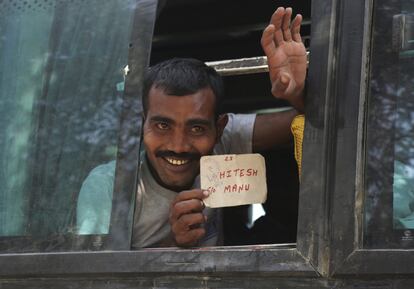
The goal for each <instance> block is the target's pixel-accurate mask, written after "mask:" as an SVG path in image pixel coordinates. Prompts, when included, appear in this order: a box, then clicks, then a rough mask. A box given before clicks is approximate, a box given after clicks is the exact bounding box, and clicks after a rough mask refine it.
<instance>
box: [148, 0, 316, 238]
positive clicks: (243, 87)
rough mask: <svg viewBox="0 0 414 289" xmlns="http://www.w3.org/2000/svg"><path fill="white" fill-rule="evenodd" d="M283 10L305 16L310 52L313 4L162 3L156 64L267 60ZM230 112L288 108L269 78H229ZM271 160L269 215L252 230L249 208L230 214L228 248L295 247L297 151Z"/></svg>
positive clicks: (277, 153) (278, 152) (267, 0)
mask: <svg viewBox="0 0 414 289" xmlns="http://www.w3.org/2000/svg"><path fill="white" fill-rule="evenodd" d="M278 6H284V7H292V8H293V11H294V14H296V13H300V14H302V16H303V19H304V21H303V25H302V29H301V34H302V39H303V41H304V43H305V46H306V47H307V48H309V40H310V22H311V21H310V15H311V1H310V0H306V1H286V0H281V1H274V0H261V1H248V0H226V1H220V0H174V1H168V0H162V1H160V2H159V9H158V17H157V21H156V24H155V32H154V37H153V42H152V53H151V59H150V63H151V64H154V63H157V62H159V61H162V60H165V59H168V58H172V57H193V58H198V59H200V60H203V61H219V60H226V59H239V58H249V57H256V56H263V51H262V49H261V46H260V37H261V34H262V31H263V29H264V28H265V27H266V26H267V24H268V22H269V19H270V17H271V15H272V13H273V12H274V11H275V9H276V8H277V7H278ZM224 82H225V89H226V99H225V102H224V110H225V112H234V113H249V112H257V113H260V112H262V111H263V110H268V109H275V108H276V109H277V108H283V107H286V106H287V103H285V102H283V101H280V100H276V99H274V98H273V97H272V95H271V93H270V82H269V79H268V74H267V73H256V74H246V75H237V76H225V77H224ZM262 154H263V155H264V156H265V158H266V169H267V179H268V184H267V185H268V198H267V201H266V203H265V204H263V207H264V210H265V212H266V214H265V216H262V217H260V218H259V219H258V220H256V222H255V223H254V225H253V226H252V227H250V226H249V227H248V226H247V223H248V222H249V218H250V217H249V208H248V207H246V206H240V207H232V208H226V209H225V210H224V232H225V245H251V244H274V243H294V242H295V241H296V228H297V213H298V211H297V209H298V205H297V204H298V196H299V178H298V173H297V165H296V162H295V160H294V157H293V146H289V147H286V148H278V149H275V150H272V151H266V152H262Z"/></svg>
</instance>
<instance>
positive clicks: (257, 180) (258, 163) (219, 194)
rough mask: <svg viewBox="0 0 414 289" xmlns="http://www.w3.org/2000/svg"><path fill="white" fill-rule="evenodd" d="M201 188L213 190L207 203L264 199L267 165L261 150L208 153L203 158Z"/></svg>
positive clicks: (232, 203) (230, 203)
mask: <svg viewBox="0 0 414 289" xmlns="http://www.w3.org/2000/svg"><path fill="white" fill-rule="evenodd" d="M200 178H201V188H202V189H204V190H207V191H209V192H210V195H209V196H208V197H207V198H206V199H205V200H204V203H205V205H206V206H207V207H210V208H219V207H231V206H239V205H247V204H257V203H264V202H265V201H266V196H267V186H266V166H265V161H264V158H263V157H262V156H261V155H260V154H244V155H217V156H204V157H202V158H201V160H200Z"/></svg>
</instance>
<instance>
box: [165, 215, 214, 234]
mask: <svg viewBox="0 0 414 289" xmlns="http://www.w3.org/2000/svg"><path fill="white" fill-rule="evenodd" d="M205 222H206V217H205V216H204V215H203V214H202V213H193V214H186V215H183V216H181V217H180V218H179V219H178V220H177V221H176V222H174V223H173V224H172V226H171V229H172V231H173V232H174V233H175V234H176V235H177V234H183V233H184V232H188V231H190V230H193V229H192V226H194V225H199V224H203V223H205Z"/></svg>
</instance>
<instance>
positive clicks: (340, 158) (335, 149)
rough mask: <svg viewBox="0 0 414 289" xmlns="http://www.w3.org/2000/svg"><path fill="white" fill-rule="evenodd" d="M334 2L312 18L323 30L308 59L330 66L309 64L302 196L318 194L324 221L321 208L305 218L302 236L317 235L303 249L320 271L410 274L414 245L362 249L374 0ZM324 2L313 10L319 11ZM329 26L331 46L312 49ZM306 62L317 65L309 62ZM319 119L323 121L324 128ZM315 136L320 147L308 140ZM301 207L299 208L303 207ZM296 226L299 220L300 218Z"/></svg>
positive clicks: (331, 273) (413, 269)
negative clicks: (305, 231) (314, 241)
mask: <svg viewBox="0 0 414 289" xmlns="http://www.w3.org/2000/svg"><path fill="white" fill-rule="evenodd" d="M333 2H334V3H333V7H332V8H333V10H332V11H333V16H332V18H331V24H330V25H328V24H326V23H327V22H328V21H326V22H325V25H321V26H320V27H319V26H316V29H320V32H321V34H320V35H319V34H318V31H316V32H315V33H314V34H313V38H312V43H313V44H314V46H313V47H314V49H313V50H312V53H311V63H312V62H313V63H315V62H316V63H321V66H325V65H326V67H328V69H327V71H326V73H325V71H323V72H324V73H322V74H319V75H318V74H316V73H312V72H310V77H309V95H310V96H312V99H310V100H309V102H310V105H308V106H307V109H309V111H310V113H309V115H308V114H307V123H306V130H305V144H304V164H303V170H304V174H303V183H302V186H303V188H302V190H301V198H302V201H303V199H304V198H308V200H309V202H315V201H316V202H318V206H319V209H320V211H321V213H320V215H322V216H323V219H324V220H325V221H323V222H321V223H319V222H318V220H321V218H320V216H315V217H313V218H311V219H309V220H305V223H307V224H308V226H309V228H311V229H310V232H308V236H307V237H306V238H305V240H308V242H309V240H312V239H313V238H315V237H314V236H316V238H318V246H316V247H314V248H313V249H314V250H313V251H311V252H309V253H308V255H307V256H308V257H309V258H310V259H311V262H312V263H313V264H315V266H316V267H317V268H318V270H319V272H321V274H323V275H325V276H334V277H338V276H352V275H358V276H361V275H395V274H398V275H409V274H413V273H414V267H413V266H412V264H413V261H412V260H414V250H412V249H411V250H407V249H365V248H364V247H363V240H362V236H363V219H364V195H365V194H364V190H365V189H364V167H365V166H364V165H365V161H366V160H365V156H364V155H365V149H366V147H365V140H366V139H365V138H366V131H365V126H366V121H367V109H368V107H367V104H368V101H367V98H368V90H367V89H368V87H369V83H368V82H369V64H370V60H371V58H370V57H371V55H370V46H371V41H372V39H371V37H372V30H373V8H374V4H375V1H373V0H365V1H364V0H359V1H352V2H351V1H339V0H338V1H333ZM318 3H320V4H322V1H318V0H316V1H313V7H322V5H320V6H319V5H318ZM394 5H395V4H394ZM326 10H327V9H324V10H323V11H320V12H316V13H315V14H318V13H321V14H323V13H325V12H324V11H326ZM315 14H313V17H314V16H315ZM320 17H322V18H323V17H326V16H323V15H320ZM317 19H318V18H317ZM326 19H327V18H325V20H326ZM324 26H325V27H324ZM313 28H314V26H313ZM329 28H330V30H329ZM332 28H334V29H333V30H332ZM327 30H328V31H331V33H332V31H334V35H335V36H334V37H332V36H330V37H332V38H333V39H332V47H331V49H328V47H327V46H328V44H321V47H323V48H322V49H321V47H317V48H316V49H315V45H318V43H315V42H318V40H319V39H318V36H320V40H321V42H322V41H323V40H324V39H325V38H326V36H325V35H324V34H323V32H322V31H327ZM313 32H314V31H313ZM315 35H316V37H315ZM324 49H325V51H324ZM323 53H326V55H323ZM329 54H330V55H329ZM318 55H319V57H318ZM312 69H315V66H313V67H312V66H311V70H312ZM318 85H319V86H318ZM321 87H322V88H323V90H322V93H321V90H320V88H321ZM322 103H323V104H324V106H322V108H321V104H322ZM318 105H319V106H318ZM318 109H319V110H320V112H319V113H320V114H321V115H324V118H318V117H315V118H314V119H311V117H313V116H314V115H313V113H312V111H318ZM322 109H323V111H321V110H322ZM315 114H316V113H315ZM319 127H326V130H325V131H323V130H321V129H320V128H319ZM323 133H324V134H323ZM321 134H323V136H321ZM318 141H319V148H318V145H314V143H315V144H317V143H318ZM310 142H312V143H310ZM312 148H313V149H312ZM321 148H322V149H321ZM312 167H313V170H314V171H315V167H316V172H312ZM318 176H320V177H321V179H322V182H321V183H319V184H316V183H315V182H314V181H313V180H314V179H315V178H316V179H317V180H319V179H318ZM315 190H319V194H315V195H313V194H312V192H315ZM315 197H316V199H315ZM302 201H301V204H304V202H302ZM304 209H306V208H301V207H300V208H299V210H302V213H303V210H304ZM310 210H313V208H312V209H310ZM299 227H300V228H303V227H304V226H303V225H302V224H300V226H299ZM314 230H315V231H314ZM309 245H311V242H309V243H308V245H307V246H309ZM305 250H306V246H304V247H302V251H305ZM305 252H306V251H305ZM410 265H411V266H410Z"/></svg>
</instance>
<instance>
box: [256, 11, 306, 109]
mask: <svg viewBox="0 0 414 289" xmlns="http://www.w3.org/2000/svg"><path fill="white" fill-rule="evenodd" d="M291 17H292V8H286V9H285V8H283V7H279V8H278V9H277V10H276V11H275V13H273V15H272V18H271V21H270V24H269V25H268V26H267V27H266V29H265V30H264V31H263V35H262V40H261V44H262V47H263V50H264V52H265V54H266V56H267V61H268V66H269V76H270V81H271V84H272V94H273V96H275V97H277V98H281V99H286V100H288V101H289V102H290V103H291V105H292V106H293V107H295V108H296V109H297V110H298V111H301V112H303V111H304V101H303V89H304V87H305V77H306V66H307V59H306V49H305V46H304V45H303V43H302V38H301V36H300V26H301V23H302V16H301V15H300V14H298V15H296V17H295V18H294V19H293V21H292V22H291V21H290V19H291Z"/></svg>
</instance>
